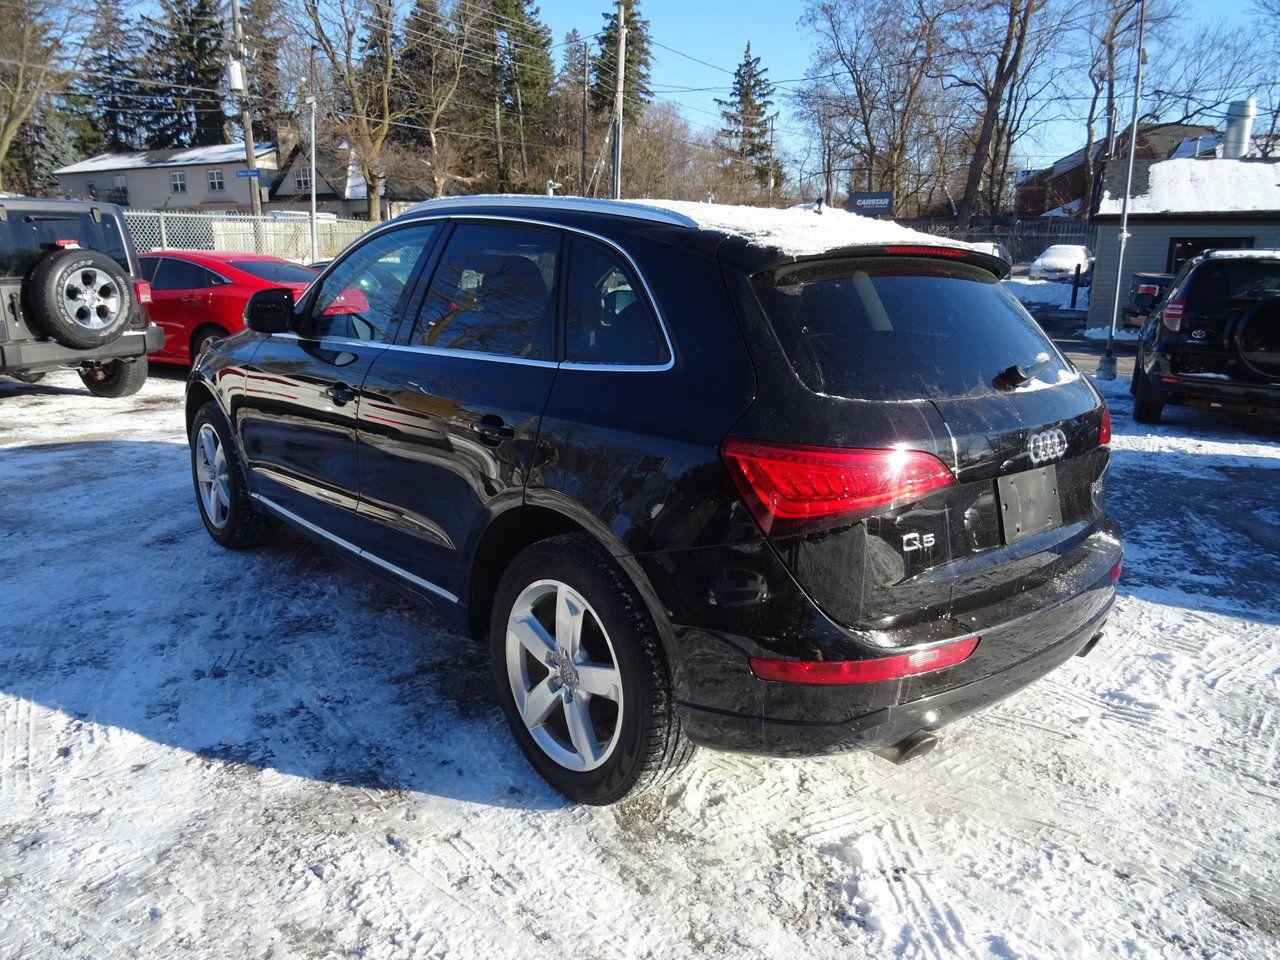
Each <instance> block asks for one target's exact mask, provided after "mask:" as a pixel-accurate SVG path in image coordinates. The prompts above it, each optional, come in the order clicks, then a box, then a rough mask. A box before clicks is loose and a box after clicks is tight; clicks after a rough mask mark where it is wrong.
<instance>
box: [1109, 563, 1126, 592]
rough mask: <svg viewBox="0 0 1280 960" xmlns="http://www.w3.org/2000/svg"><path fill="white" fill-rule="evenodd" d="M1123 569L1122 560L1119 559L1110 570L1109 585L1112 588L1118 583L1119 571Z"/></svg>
mask: <svg viewBox="0 0 1280 960" xmlns="http://www.w3.org/2000/svg"><path fill="white" fill-rule="evenodd" d="M1123 567H1124V558H1123V557H1121V558H1120V559H1119V560H1117V561H1116V565H1115V566H1114V567H1112V568H1111V585H1112V586H1113V587H1114V586H1115V585H1116V584H1117V583H1118V582H1119V581H1120V571H1121V569H1122V568H1123Z"/></svg>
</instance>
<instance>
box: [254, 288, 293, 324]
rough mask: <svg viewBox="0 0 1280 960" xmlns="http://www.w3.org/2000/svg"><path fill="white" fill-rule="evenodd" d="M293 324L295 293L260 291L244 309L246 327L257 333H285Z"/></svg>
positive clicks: (278, 290)
mask: <svg viewBox="0 0 1280 960" xmlns="http://www.w3.org/2000/svg"><path fill="white" fill-rule="evenodd" d="M292 322H293V291H292V290H288V289H285V288H284V287H274V288H272V289H270V290H259V291H258V292H257V293H255V294H254V295H253V296H251V297H250V298H249V302H248V303H247V304H246V305H245V308H244V325H245V326H246V327H248V328H249V329H250V330H252V331H254V332H255V333H285V332H287V331H288V330H289V327H290V325H291V324H292Z"/></svg>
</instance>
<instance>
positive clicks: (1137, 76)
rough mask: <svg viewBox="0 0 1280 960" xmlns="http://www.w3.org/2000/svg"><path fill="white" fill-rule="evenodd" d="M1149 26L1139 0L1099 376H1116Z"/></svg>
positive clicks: (1102, 377) (1142, 0)
mask: <svg viewBox="0 0 1280 960" xmlns="http://www.w3.org/2000/svg"><path fill="white" fill-rule="evenodd" d="M1146 26H1147V0H1138V65H1137V67H1136V68H1135V69H1134V71H1133V120H1132V121H1130V123H1129V164H1128V171H1127V172H1126V174H1125V180H1124V200H1123V201H1122V202H1121V206H1120V250H1119V252H1118V254H1117V255H1116V289H1115V294H1114V296H1113V297H1112V298H1111V326H1109V327H1108V328H1107V354H1106V356H1104V357H1103V358H1102V359H1101V360H1099V361H1098V379H1099V380H1114V379H1115V378H1116V356H1115V349H1116V318H1117V316H1118V315H1119V313H1120V284H1121V282H1122V281H1123V279H1124V248H1125V244H1126V242H1127V241H1128V239H1129V194H1130V193H1131V192H1132V191H1133V155H1134V154H1135V153H1137V152H1138V106H1139V100H1140V98H1141V96H1142V58H1143V56H1144V54H1143V52H1142V40H1143V36H1144V34H1145V31H1146Z"/></svg>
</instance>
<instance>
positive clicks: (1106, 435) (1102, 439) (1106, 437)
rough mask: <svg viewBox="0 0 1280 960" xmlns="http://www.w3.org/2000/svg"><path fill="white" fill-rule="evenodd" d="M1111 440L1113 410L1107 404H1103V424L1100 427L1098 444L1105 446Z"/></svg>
mask: <svg viewBox="0 0 1280 960" xmlns="http://www.w3.org/2000/svg"><path fill="white" fill-rule="evenodd" d="M1110 442H1111V411H1110V410H1109V409H1108V408H1107V405H1106V404H1103V405H1102V426H1101V427H1099V428H1098V446H1100V447H1105V446H1106V445H1107V444H1109V443H1110Z"/></svg>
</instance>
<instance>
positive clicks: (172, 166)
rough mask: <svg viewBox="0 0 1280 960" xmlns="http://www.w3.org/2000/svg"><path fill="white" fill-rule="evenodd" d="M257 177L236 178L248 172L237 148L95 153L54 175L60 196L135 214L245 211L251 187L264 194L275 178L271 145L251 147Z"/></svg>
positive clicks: (221, 145) (218, 146) (227, 145)
mask: <svg viewBox="0 0 1280 960" xmlns="http://www.w3.org/2000/svg"><path fill="white" fill-rule="evenodd" d="M254 158H255V164H256V165H257V167H258V169H259V171H261V173H260V176H258V177H257V178H252V177H244V176H237V172H238V171H246V170H248V168H249V164H248V161H247V157H246V155H245V149H244V144H243V143H219V144H214V145H212V146H207V147H179V148H177V149H172V150H131V151H128V152H125V153H101V154H98V155H97V156H96V157H90V158H89V159H87V160H80V161H78V162H76V163H71V164H68V165H67V166H65V167H60V168H59V169H57V170H55V171H54V174H55V175H56V176H57V178H58V187H59V189H60V190H61V191H62V194H63V196H66V197H70V198H74V199H84V200H105V201H107V202H109V203H118V204H120V205H121V206H128V207H133V208H134V209H138V210H192V209H195V210H201V211H210V212H211V211H216V210H240V211H248V210H249V209H251V204H252V201H253V194H252V190H253V189H254V185H255V184H256V185H257V186H258V189H260V190H264V191H265V189H266V188H267V186H269V185H270V183H271V181H272V180H273V179H274V178H275V174H276V145H275V144H274V143H258V144H255V146H254Z"/></svg>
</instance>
